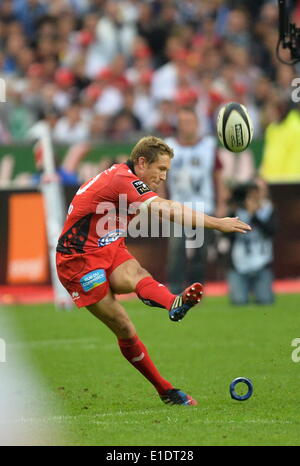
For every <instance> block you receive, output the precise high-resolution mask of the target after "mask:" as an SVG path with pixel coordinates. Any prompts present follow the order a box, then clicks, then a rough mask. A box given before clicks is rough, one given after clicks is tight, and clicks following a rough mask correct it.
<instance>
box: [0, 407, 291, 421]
mask: <svg viewBox="0 0 300 466" xmlns="http://www.w3.org/2000/svg"><path fill="white" fill-rule="evenodd" d="M180 409H182V407H180ZM165 411H166V408H157V409H147V410H135V411H116V412H111V413H99V414H92V415H91V414H79V415H76V416H72V415H61V416H47V417H28V418H25V417H20V418H16V419H7V420H6V422H10V423H17V424H24V423H56V422H58V423H61V422H63V423H64V422H74V421H81V420H82V419H88V420H89V422H90V423H92V424H108V423H109V421H106V420H100V419H101V418H108V417H118V416H120V417H122V416H129V415H139V416H150V415H153V414H159V413H163V414H164V415H165ZM174 412H175V411H174ZM99 418H100V419H99ZM170 421H171V422H174V419H170ZM190 421H191V422H192V423H193V420H190ZM122 422H123V421H122ZM195 422H196V423H197V424H198V423H200V424H219V425H223V424H224V425H225V424H294V423H295V422H293V421H287V420H280V419H243V420H238V421H236V420H234V419H229V420H210V419H196V420H194V423H195ZM1 423H2V421H0V424H1ZM126 423H128V424H131V423H132V424H134V423H136V421H135V420H128V419H127V420H126Z"/></svg>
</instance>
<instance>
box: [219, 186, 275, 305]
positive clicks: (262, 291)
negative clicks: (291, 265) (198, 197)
mask: <svg viewBox="0 0 300 466" xmlns="http://www.w3.org/2000/svg"><path fill="white" fill-rule="evenodd" d="M266 194H267V186H266V184H265V183H264V182H263V181H262V180H259V181H258V182H256V183H252V184H247V185H240V186H237V187H236V188H235V189H234V191H233V207H234V208H233V212H232V214H233V215H234V216H237V217H239V218H240V220H242V221H243V222H247V223H248V224H249V225H250V226H251V227H252V231H251V232H250V233H249V234H247V235H241V234H239V233H234V234H232V235H231V236H232V243H231V250H230V270H229V273H228V283H229V290H230V300H231V302H232V303H233V304H239V305H242V304H247V303H249V302H250V299H251V297H253V298H254V300H255V302H256V303H257V304H271V303H273V301H274V294H273V291H272V282H273V272H272V262H273V236H274V233H275V227H276V220H275V213H274V208H273V205H272V203H271V201H270V199H268V197H267V195H266ZM246 236H247V237H246Z"/></svg>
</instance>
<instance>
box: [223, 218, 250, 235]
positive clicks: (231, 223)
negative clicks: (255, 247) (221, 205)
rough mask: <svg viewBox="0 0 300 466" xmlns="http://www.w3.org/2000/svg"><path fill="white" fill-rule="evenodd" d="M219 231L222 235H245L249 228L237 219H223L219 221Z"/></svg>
mask: <svg viewBox="0 0 300 466" xmlns="http://www.w3.org/2000/svg"><path fill="white" fill-rule="evenodd" d="M218 230H219V231H222V232H223V233H247V232H248V231H251V227H250V226H249V225H248V224H247V223H244V222H242V221H241V220H240V219H239V218H238V217H224V218H220V219H219V228H218Z"/></svg>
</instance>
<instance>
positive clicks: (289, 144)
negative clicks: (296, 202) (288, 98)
mask: <svg viewBox="0 0 300 466" xmlns="http://www.w3.org/2000/svg"><path fill="white" fill-rule="evenodd" d="M267 110H268V113H267V114H266V118H267V121H268V120H269V121H271V123H269V124H268V126H267V128H266V131H265V143H264V151H263V158H262V162H261V166H260V174H261V176H262V177H263V178H264V179H265V180H266V181H268V182H269V183H270V182H273V183H274V182H283V181H285V182H294V181H299V180H300V152H299V147H300V111H299V109H298V108H295V109H292V110H290V111H288V107H287V105H286V104H285V103H284V102H283V101H279V102H278V101H277V102H273V103H271V102H270V103H269V104H268V107H267Z"/></svg>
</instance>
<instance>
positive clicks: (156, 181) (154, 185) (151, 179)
mask: <svg viewBox="0 0 300 466" xmlns="http://www.w3.org/2000/svg"><path fill="white" fill-rule="evenodd" d="M141 159H142V157H141V158H140V161H141ZM170 165H171V159H170V157H169V156H168V155H167V154H161V155H159V156H158V158H157V160H156V161H155V162H152V163H150V164H149V163H148V162H146V161H144V163H143V166H142V167H141V172H140V173H139V175H138V176H139V177H140V178H141V180H142V181H144V182H145V183H146V184H147V185H148V186H149V188H150V189H151V190H152V191H157V189H158V187H159V185H160V183H161V182H162V181H165V180H166V179H167V173H168V170H169V169H170Z"/></svg>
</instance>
